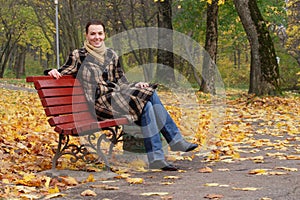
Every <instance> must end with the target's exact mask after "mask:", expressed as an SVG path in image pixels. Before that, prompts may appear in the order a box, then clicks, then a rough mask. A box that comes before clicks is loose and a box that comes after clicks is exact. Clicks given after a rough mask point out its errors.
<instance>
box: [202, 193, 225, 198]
mask: <svg viewBox="0 0 300 200" xmlns="http://www.w3.org/2000/svg"><path fill="white" fill-rule="evenodd" d="M223 197H224V196H223V195H221V194H207V195H206V196H205V197H204V198H206V199H221V198H223Z"/></svg>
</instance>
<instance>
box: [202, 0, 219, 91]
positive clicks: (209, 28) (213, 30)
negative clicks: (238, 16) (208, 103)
mask: <svg viewBox="0 0 300 200" xmlns="http://www.w3.org/2000/svg"><path fill="white" fill-rule="evenodd" d="M218 11H219V0H212V1H211V2H209V3H207V20H206V38H205V46H204V49H205V50H206V51H207V52H208V55H209V56H210V58H207V57H205V58H204V64H203V72H202V76H203V78H202V83H201V87H200V91H202V92H205V93H210V92H211V93H215V87H214V75H215V70H216V63H217V49H218Z"/></svg>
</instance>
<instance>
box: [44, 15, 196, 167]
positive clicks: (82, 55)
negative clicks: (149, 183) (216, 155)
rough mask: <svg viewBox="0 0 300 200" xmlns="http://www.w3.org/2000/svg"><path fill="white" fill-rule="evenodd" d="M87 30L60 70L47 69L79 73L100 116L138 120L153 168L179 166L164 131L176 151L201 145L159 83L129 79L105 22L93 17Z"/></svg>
mask: <svg viewBox="0 0 300 200" xmlns="http://www.w3.org/2000/svg"><path fill="white" fill-rule="evenodd" d="M85 31H86V33H85V36H86V41H85V43H84V47H83V48H81V49H76V50H74V51H73V52H72V53H71V54H70V56H69V59H68V60H67V62H66V63H65V64H64V65H63V66H62V67H61V68H60V69H59V70H56V69H52V70H47V71H45V73H46V74H48V75H50V76H52V77H54V78H56V79H59V78H60V77H61V76H62V75H65V74H73V75H77V78H79V79H80V81H81V83H82V85H83V88H84V90H85V93H86V97H87V100H88V102H89V103H90V105H92V106H93V109H95V113H96V116H97V119H98V120H104V119H112V118H116V117H126V118H128V120H129V121H130V122H132V123H138V124H139V125H141V127H142V134H143V137H144V143H145V149H146V152H147V157H148V161H149V168H151V169H159V168H160V169H162V170H166V171H175V170H177V168H176V167H175V166H173V165H171V164H169V163H168V162H166V160H165V156H164V152H163V149H162V142H161V138H160V133H162V135H163V136H164V137H165V138H166V141H167V142H168V144H169V145H170V148H171V150H172V151H184V152H188V151H192V150H194V149H195V148H196V147H197V146H198V145H197V144H193V143H189V142H187V141H186V140H184V138H183V137H182V135H181V133H180V131H179V129H178V128H177V126H176V124H175V123H174V121H173V120H172V118H171V117H170V115H169V114H168V112H167V111H166V109H165V108H164V106H163V105H162V103H161V101H160V99H159V97H158V96H157V93H156V92H155V86H151V85H149V83H145V82H138V83H131V84H130V83H129V82H128V81H127V79H126V77H125V76H124V73H123V71H122V69H121V66H120V64H119V62H118V56H117V54H116V53H115V52H114V51H113V50H112V49H109V48H106V46H105V43H104V39H105V26H104V24H103V23H102V22H101V21H98V20H91V21H89V22H88V23H87V25H86V29H85Z"/></svg>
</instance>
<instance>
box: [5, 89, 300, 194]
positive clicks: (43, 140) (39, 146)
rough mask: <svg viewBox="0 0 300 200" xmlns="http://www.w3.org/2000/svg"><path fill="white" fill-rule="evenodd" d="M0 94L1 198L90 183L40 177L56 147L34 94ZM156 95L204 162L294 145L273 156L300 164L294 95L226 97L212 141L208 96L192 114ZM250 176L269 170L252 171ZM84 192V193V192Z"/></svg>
mask: <svg viewBox="0 0 300 200" xmlns="http://www.w3.org/2000/svg"><path fill="white" fill-rule="evenodd" d="M0 92H1V101H0V132H1V135H0V142H1V149H0V156H1V162H0V178H1V182H0V185H1V188H0V198H1V197H2V198H15V197H22V198H24V199H34V198H39V197H42V196H47V195H53V194H57V193H59V192H61V191H63V190H65V189H67V188H68V187H69V186H74V185H78V184H81V183H84V182H92V181H94V179H93V177H89V178H88V179H87V180H85V181H84V182H79V181H77V180H76V177H61V178H60V180H59V181H58V180H57V179H55V178H53V177H48V176H46V175H45V174H42V173H39V172H41V171H45V170H48V169H51V159H52V157H53V155H54V154H53V150H54V149H55V148H56V145H57V133H55V132H54V131H53V128H52V127H50V126H49V125H48V122H47V117H46V116H45V114H44V111H43V108H42V106H41V104H40V100H39V98H38V95H37V94H36V93H30V92H27V91H16V90H8V89H4V88H0ZM159 94H160V96H162V99H164V102H166V107H167V109H168V111H169V112H170V114H171V115H172V117H173V118H174V120H175V121H176V123H177V124H178V126H179V128H180V129H181V131H182V132H183V134H184V135H185V136H187V137H189V139H191V140H193V141H194V142H197V143H199V144H200V145H201V148H200V151H199V153H200V154H201V152H202V149H203V150H204V149H205V150H209V151H208V152H209V153H208V154H207V155H206V157H205V161H206V162H215V161H221V160H225V159H226V160H227V161H234V160H243V159H244V160H246V159H253V160H254V161H256V162H262V161H263V159H264V157H259V158H258V157H257V158H242V157H241V156H240V153H241V152H242V151H243V150H242V149H243V148H245V147H246V146H247V147H249V148H248V149H251V150H253V151H255V149H256V148H261V147H265V148H271V149H278V150H283V151H284V150H285V149H286V148H287V147H294V153H293V154H281V155H278V156H281V157H280V159H295V160H300V156H299V152H300V149H299V147H297V146H296V145H295V146H293V145H294V144H295V143H296V142H299V141H300V137H299V132H300V131H299V130H300V126H299V119H300V118H299V116H300V98H299V97H298V96H295V95H286V96H284V97H262V98H260V97H255V96H251V95H246V94H244V95H241V94H238V93H235V92H233V91H231V92H229V94H227V98H226V101H225V103H226V105H224V106H223V108H224V109H225V112H224V114H225V115H224V117H223V118H222V124H221V125H220V126H219V127H218V129H219V131H218V134H215V135H214V137H213V138H212V137H207V136H208V135H209V134H210V133H209V132H210V131H211V125H212V124H211V123H212V116H213V115H212V114H211V110H210V106H209V104H210V102H209V101H210V97H209V95H204V94H200V93H199V94H196V95H197V96H198V97H199V99H198V100H197V101H198V102H197V105H198V106H199V109H197V110H196V109H194V108H193V105H179V102H182V101H178V99H177V100H176V99H174V98H172V95H170V94H168V93H167V92H162V91H160V92H159ZM254 133H256V134H259V135H262V136H263V135H273V136H278V137H279V136H287V137H284V138H282V139H281V140H280V137H279V139H278V140H277V141H271V140H268V139H264V138H263V137H262V138H260V139H259V138H255V137H254ZM117 150H120V149H117ZM206 152H207V151H206ZM196 155H197V154H196ZM194 156H195V155H194ZM269 156H276V155H269ZM172 158H173V159H175V160H176V159H180V156H178V155H177V157H176V156H173V157H172V155H171V156H170V159H172ZM192 159H193V157H190V158H189V159H188V160H192ZM58 167H59V168H64V167H68V168H72V169H75V170H82V169H85V170H86V167H87V166H86V164H85V163H82V162H78V163H76V164H70V161H69V160H68V159H67V158H62V159H60V163H59V166H58ZM93 170H94V171H95V170H99V171H101V167H99V168H95V167H94V168H93ZM202 170H204V171H202V172H206V171H207V170H208V171H211V170H209V169H202ZM129 171H130V169H129ZM100 173H101V172H100ZM251 173H252V174H256V173H269V172H266V171H261V170H259V169H257V170H256V171H255V170H253V171H252V172H251ZM120 176H122V175H120ZM116 178H117V177H116ZM123 178H125V179H126V180H127V181H128V182H130V183H132V184H143V180H142V179H138V178H136V179H133V178H128V177H123ZM115 189H116V188H115ZM86 193H87V194H89V191H86ZM91 195H93V194H91Z"/></svg>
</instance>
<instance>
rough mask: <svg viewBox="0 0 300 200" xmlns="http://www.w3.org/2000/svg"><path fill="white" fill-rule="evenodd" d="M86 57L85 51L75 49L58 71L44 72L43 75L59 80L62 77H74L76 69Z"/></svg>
mask: <svg viewBox="0 0 300 200" xmlns="http://www.w3.org/2000/svg"><path fill="white" fill-rule="evenodd" d="M85 57H86V50H85V49H75V50H74V51H72V52H71V53H70V54H69V57H68V59H67V61H66V62H65V64H63V65H62V66H61V67H60V68H59V69H50V70H45V71H44V74H45V75H50V76H52V77H53V78H56V79H59V78H60V77H61V76H62V75H66V74H69V75H74V74H76V73H77V71H78V69H79V68H80V65H81V63H82V61H83V60H84V58H85Z"/></svg>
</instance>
